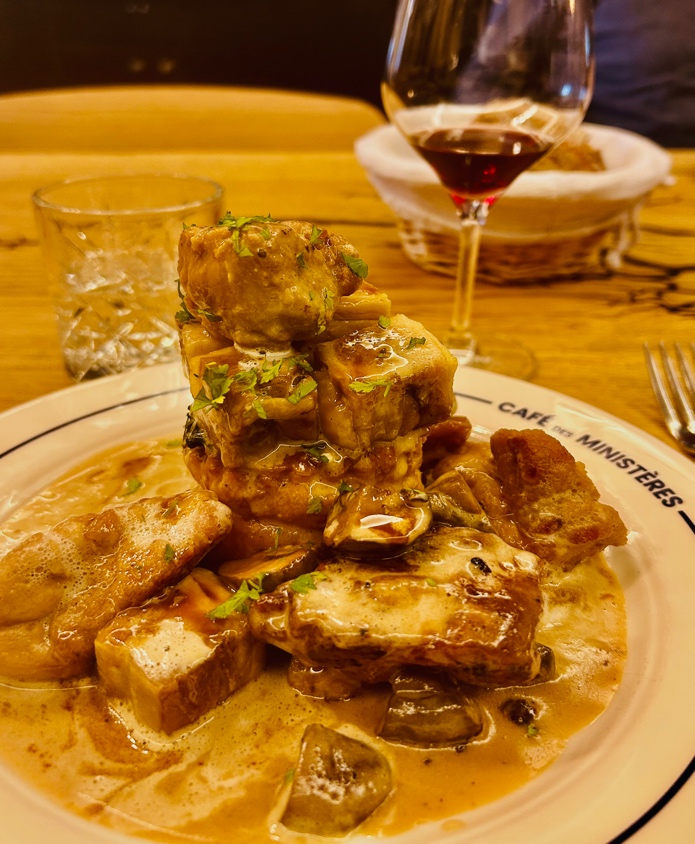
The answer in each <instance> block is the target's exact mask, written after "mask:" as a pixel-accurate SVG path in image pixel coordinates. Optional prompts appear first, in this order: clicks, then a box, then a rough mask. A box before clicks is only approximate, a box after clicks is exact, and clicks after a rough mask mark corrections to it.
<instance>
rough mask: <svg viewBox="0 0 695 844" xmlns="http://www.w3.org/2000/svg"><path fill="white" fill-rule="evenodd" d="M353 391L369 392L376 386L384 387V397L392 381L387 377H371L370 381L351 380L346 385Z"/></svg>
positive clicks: (388, 391)
mask: <svg viewBox="0 0 695 844" xmlns="http://www.w3.org/2000/svg"><path fill="white" fill-rule="evenodd" d="M348 386H349V388H350V389H351V390H352V391H353V393H371V392H372V391H373V390H376V388H377V387H385V388H386V389H385V390H384V398H386V396H388V394H389V393H390V391H391V387H392V386H393V382H392V381H390V380H389V379H388V378H372V379H371V380H370V381H351V382H350V384H349V385H348Z"/></svg>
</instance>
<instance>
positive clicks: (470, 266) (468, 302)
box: [447, 200, 488, 356]
mask: <svg viewBox="0 0 695 844" xmlns="http://www.w3.org/2000/svg"><path fill="white" fill-rule="evenodd" d="M457 210H458V215H459V220H460V222H461V229H460V235H459V254H458V266H457V270H456V286H455V288H454V311H453V315H452V320H451V328H450V331H449V338H448V341H447V345H448V346H449V347H450V348H452V349H456V350H459V351H461V352H464V353H469V354H470V355H471V356H472V355H473V354H475V337H474V336H473V333H472V331H471V318H472V312H473V291H474V289H475V277H476V272H477V268H478V252H479V249H480V236H481V233H482V227H483V225H484V223H485V220H486V219H487V210H488V209H487V204H486V203H485V202H480V201H473V200H466V201H464V202H462V203H461V204H460V205H459V206H458V209H457Z"/></svg>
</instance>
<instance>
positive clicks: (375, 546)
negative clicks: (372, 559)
mask: <svg viewBox="0 0 695 844" xmlns="http://www.w3.org/2000/svg"><path fill="white" fill-rule="evenodd" d="M431 524H432V510H431V508H430V505H429V501H428V498H427V495H426V494H425V493H424V492H422V490H407V489H403V490H400V491H398V492H393V491H391V490H384V489H376V488H374V487H360V488H359V489H356V490H353V491H352V492H346V493H343V494H342V495H341V496H340V497H339V498H338V500H337V501H336V503H335V504H334V505H333V507H332V508H331V510H330V512H329V513H328V520H327V522H326V527H325V528H324V531H323V539H324V542H325V543H326V545H328V546H330V547H332V548H338V549H340V550H341V551H343V552H345V553H348V554H350V553H353V554H357V555H362V554H366V555H368V554H374V553H380V554H384V553H385V552H388V549H389V548H392V549H393V550H394V552H396V551H397V550H398V549H403V548H406V547H407V546H408V545H412V544H413V542H415V540H416V539H418V538H419V537H420V536H422V535H423V534H424V533H426V531H427V530H428V529H429V527H430V525H431Z"/></svg>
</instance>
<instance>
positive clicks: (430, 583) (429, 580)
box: [425, 577, 437, 586]
mask: <svg viewBox="0 0 695 844" xmlns="http://www.w3.org/2000/svg"><path fill="white" fill-rule="evenodd" d="M425 583H426V584H427V585H428V586H436V585H437V581H436V580H434V578H432V577H426V578H425Z"/></svg>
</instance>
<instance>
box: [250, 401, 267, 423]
mask: <svg viewBox="0 0 695 844" xmlns="http://www.w3.org/2000/svg"><path fill="white" fill-rule="evenodd" d="M251 407H252V408H253V409H254V410H255V411H256V413H257V414H258V418H259V419H267V418H268V414H267V413H266V412H265V408H264V407H263V402H262V401H261V400H260V399H254V400H253V402H252V403H251Z"/></svg>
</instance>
